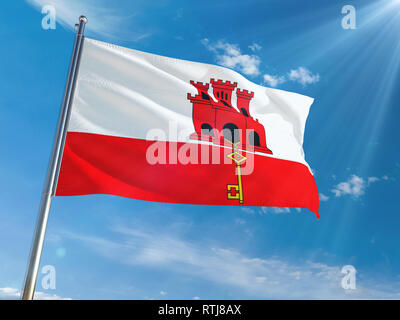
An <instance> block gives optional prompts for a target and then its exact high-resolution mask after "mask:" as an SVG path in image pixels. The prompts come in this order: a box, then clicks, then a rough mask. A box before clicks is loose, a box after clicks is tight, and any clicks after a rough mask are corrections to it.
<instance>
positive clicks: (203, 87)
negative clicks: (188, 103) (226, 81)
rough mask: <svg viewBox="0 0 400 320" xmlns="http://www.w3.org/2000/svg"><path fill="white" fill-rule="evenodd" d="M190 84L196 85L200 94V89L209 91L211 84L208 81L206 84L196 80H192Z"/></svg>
mask: <svg viewBox="0 0 400 320" xmlns="http://www.w3.org/2000/svg"><path fill="white" fill-rule="evenodd" d="M190 84H191V85H193V86H194V87H196V89H197V91H198V94H200V91H204V92H207V91H208V88H209V86H210V84H208V83H206V84H204V83H203V82H194V81H193V80H190Z"/></svg>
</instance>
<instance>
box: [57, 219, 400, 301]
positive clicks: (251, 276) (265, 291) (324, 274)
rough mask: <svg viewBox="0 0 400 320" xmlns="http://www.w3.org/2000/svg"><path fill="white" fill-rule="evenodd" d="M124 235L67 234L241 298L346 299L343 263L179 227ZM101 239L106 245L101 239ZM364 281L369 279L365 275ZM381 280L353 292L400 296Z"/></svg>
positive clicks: (102, 251)
mask: <svg viewBox="0 0 400 320" xmlns="http://www.w3.org/2000/svg"><path fill="white" fill-rule="evenodd" d="M113 230H114V232H116V233H117V234H118V237H119V238H120V239H119V240H118V241H115V242H113V241H109V240H105V239H101V238H97V237H91V236H81V235H77V234H71V233H69V234H66V233H64V235H66V236H67V237H69V238H70V239H74V240H76V241H79V242H80V244H82V245H86V246H89V247H90V248H91V249H92V250H93V251H95V252H97V253H98V254H99V255H101V256H103V257H105V258H107V259H112V260H114V261H116V262H117V263H122V264H126V265H133V266H134V265H143V266H146V267H147V268H156V269H162V270H166V271H168V272H171V273H177V274H185V275H190V276H191V277H195V278H200V279H202V281H204V280H206V281H210V282H214V283H216V284H219V285H224V286H231V287H232V288H237V289H239V291H238V292H239V295H240V296H238V297H237V298H246V297H251V298H277V299H284V298H286V299H344V298H349V296H348V294H346V292H345V290H344V289H342V288H341V279H342V277H343V274H341V267H340V266H329V265H327V264H324V263H318V262H314V261H310V260H307V261H300V262H290V261H287V260H285V259H281V258H278V257H251V256H249V255H246V254H243V253H241V252H239V251H238V250H236V249H230V248H221V247H217V246H208V245H206V244H205V243H204V242H201V244H198V245H196V244H194V243H192V242H187V241H184V240H183V239H181V238H179V237H178V236H177V234H176V233H173V234H161V233H159V232H154V231H152V232H145V231H144V228H143V227H142V228H140V230H137V229H130V228H126V227H117V228H114V229H113ZM99 244H101V245H99ZM363 282H364V283H367V281H366V279H365V277H363ZM382 288H386V287H384V286H383V285H382V284H381V285H380V289H369V288H366V287H365V286H364V287H363V286H361V285H360V282H357V289H356V290H354V292H353V294H352V295H351V296H350V298H400V296H399V294H398V293H393V292H392V287H391V286H390V287H388V288H386V289H382Z"/></svg>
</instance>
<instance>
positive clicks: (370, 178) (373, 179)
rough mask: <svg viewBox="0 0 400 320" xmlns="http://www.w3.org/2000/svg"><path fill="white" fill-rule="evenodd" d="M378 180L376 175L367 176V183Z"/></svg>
mask: <svg viewBox="0 0 400 320" xmlns="http://www.w3.org/2000/svg"><path fill="white" fill-rule="evenodd" d="M376 181H379V178H377V177H368V184H370V183H373V182H376Z"/></svg>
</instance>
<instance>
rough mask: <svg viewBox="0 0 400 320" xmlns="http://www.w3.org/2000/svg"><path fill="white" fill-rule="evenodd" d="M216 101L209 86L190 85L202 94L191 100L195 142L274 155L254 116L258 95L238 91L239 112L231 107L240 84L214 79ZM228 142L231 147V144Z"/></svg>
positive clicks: (261, 126)
mask: <svg viewBox="0 0 400 320" xmlns="http://www.w3.org/2000/svg"><path fill="white" fill-rule="evenodd" d="M210 82H211V84H212V87H213V95H214V97H215V98H216V99H217V101H214V99H213V98H212V97H211V96H210V95H209V94H208V89H209V83H205V84H203V83H202V82H194V81H193V80H191V81H190V83H191V84H192V85H193V86H194V87H195V88H196V89H197V91H198V93H197V94H196V95H195V96H192V95H191V94H190V93H188V95H187V98H188V100H190V102H192V104H193V115H192V117H193V125H194V128H195V131H196V132H194V133H192V134H191V136H190V138H191V139H197V140H205V141H212V142H213V143H215V144H218V145H229V143H230V144H231V145H232V143H235V144H236V145H238V147H239V148H240V149H244V150H249V151H258V152H263V153H269V154H272V151H271V150H270V149H268V147H267V143H266V138H265V129H264V126H263V125H262V124H261V123H259V122H258V120H257V119H254V118H253V117H252V116H251V114H250V109H249V104H250V100H251V99H252V98H253V97H254V92H249V91H247V90H241V89H239V88H237V89H236V97H237V109H235V108H234V107H233V106H232V104H231V97H232V91H233V90H234V89H235V88H236V86H237V83H236V82H235V83H231V82H230V81H225V82H224V81H222V80H217V81H215V80H214V79H210ZM227 142H228V144H227Z"/></svg>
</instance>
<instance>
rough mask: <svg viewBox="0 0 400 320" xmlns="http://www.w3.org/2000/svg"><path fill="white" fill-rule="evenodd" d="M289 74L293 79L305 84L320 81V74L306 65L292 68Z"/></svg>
mask: <svg viewBox="0 0 400 320" xmlns="http://www.w3.org/2000/svg"><path fill="white" fill-rule="evenodd" d="M288 76H289V79H290V80H291V81H294V82H299V83H301V84H302V85H303V86H305V85H307V84H312V83H316V82H318V81H319V74H313V73H312V72H311V71H310V70H308V69H307V68H305V67H298V68H297V69H292V70H290V72H289V74H288Z"/></svg>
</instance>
